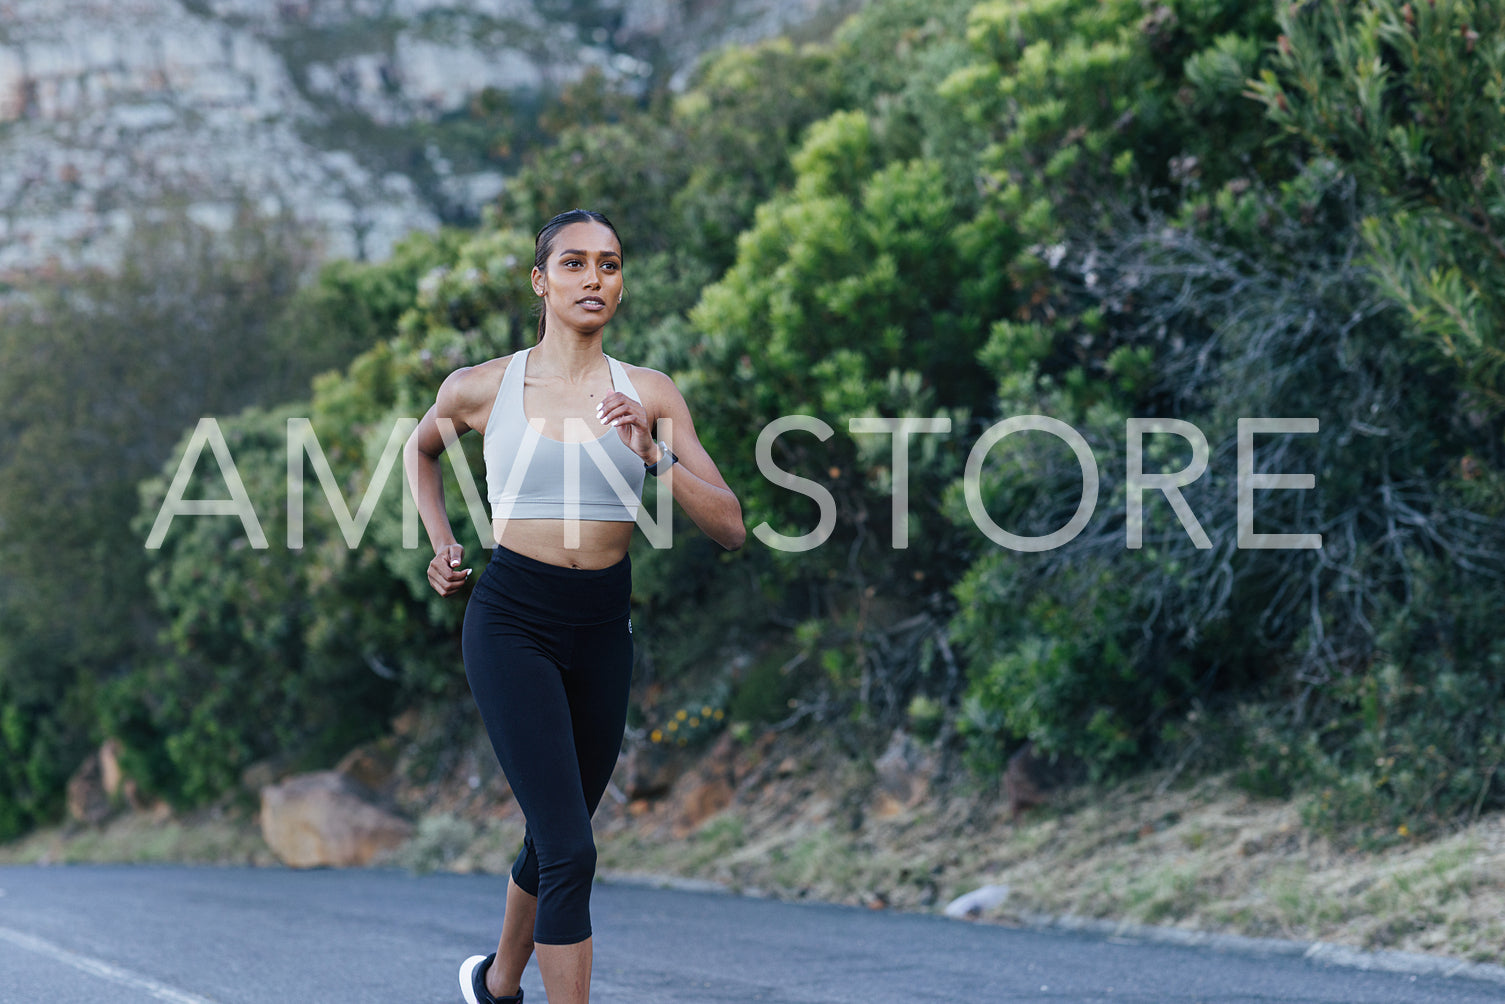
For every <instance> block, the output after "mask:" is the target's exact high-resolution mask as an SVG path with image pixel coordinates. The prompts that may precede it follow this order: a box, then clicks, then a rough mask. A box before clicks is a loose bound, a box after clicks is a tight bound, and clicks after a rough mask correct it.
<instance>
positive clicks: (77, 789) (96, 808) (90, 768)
mask: <svg viewBox="0 0 1505 1004" xmlns="http://www.w3.org/2000/svg"><path fill="white" fill-rule="evenodd" d="M67 796H68V818H70V819H72V820H73V821H74V822H76V823H88V824H89V825H91V826H98V825H99V824H100V823H103V822H104V821H105V820H106V819H108V818H110V813H111V811H112V810H113V808H114V806H113V803H112V802H111V799H110V796H109V795H108V794H107V793H106V792H105V786H104V772H103V769H102V768H101V766H100V762H99V754H98V753H97V752H96V753H90V754H89V756H88V758H87V759H85V760H84V762H83V763H82V764H80V765H79V768H78V770H76V771H74V772H73V776H72V777H70V778H69V779H68V790H67Z"/></svg>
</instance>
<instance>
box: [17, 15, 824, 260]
mask: <svg viewBox="0 0 1505 1004" xmlns="http://www.w3.org/2000/svg"><path fill="white" fill-rule="evenodd" d="M850 6H853V4H852V3H851V2H850V0H740V2H733V3H724V4H709V3H703V2H697V0H656V2H645V3H636V2H634V3H628V2H626V0H620V2H610V0H601V2H586V0H578V2H576V3H574V4H572V5H570V7H569V10H570V14H571V15H572V19H571V20H568V21H563V22H562V21H558V20H550V18H549V17H548V16H546V15H545V14H544V13H543V10H546V9H547V10H553V11H558V10H559V7H560V5H559V4H558V3H557V2H556V3H550V4H548V5H544V4H542V3H540V2H536V0H0V276H3V275H4V274H5V273H7V272H16V271H29V270H34V269H36V268H38V267H42V266H46V265H49V264H51V265H59V266H63V267H72V266H81V265H94V266H105V267H108V266H109V265H111V264H113V263H114V262H115V261H116V260H118V257H119V254H120V251H121V248H122V245H123V242H124V239H125V237H126V236H127V235H128V234H129V231H130V229H131V227H132V225H133V221H134V219H135V217H136V216H137V215H138V214H140V213H143V212H150V211H152V210H154V209H160V208H161V207H162V206H164V205H168V204H173V205H186V206H187V208H188V212H189V215H190V216H191V217H192V218H194V219H195V220H197V221H199V222H201V223H204V224H208V225H216V226H221V227H228V226H229V225H231V223H232V222H233V220H234V218H235V213H236V211H237V209H238V208H239V207H242V206H247V205H248V206H250V207H252V208H253V209H255V210H258V211H260V212H262V213H265V214H273V213H286V214H288V215H290V216H292V217H293V218H294V219H297V220H300V221H302V222H304V223H306V224H308V225H309V226H310V227H311V228H312V229H313V230H314V231H315V232H316V233H319V234H322V235H323V240H324V243H325V250H326V253H327V254H328V255H330V256H338V257H356V258H371V259H379V258H382V257H384V256H385V255H386V254H387V253H388V251H389V250H390V248H391V246H392V244H393V243H394V242H395V241H396V240H397V239H398V238H400V237H401V236H402V235H404V234H405V233H407V232H409V231H411V230H414V229H431V228H433V227H435V226H437V225H438V223H439V221H440V219H441V217H443V216H445V215H446V214H448V215H455V214H457V213H458V214H461V215H463V214H465V213H467V212H471V213H473V212H474V211H475V210H476V209H478V208H479V206H480V204H482V203H484V202H487V201H489V200H490V199H492V198H494V197H495V196H496V194H497V193H498V192H499V191H500V190H501V186H502V184H503V179H502V178H501V176H500V174H498V173H496V172H495V171H494V170H484V169H483V170H472V171H470V172H469V173H466V172H464V171H457V170H455V169H453V168H452V167H451V165H450V163H449V162H448V161H447V160H446V158H445V155H444V154H443V153H442V152H441V151H440V150H439V149H438V148H436V147H435V146H433V145H432V144H429V145H428V146H427V147H424V146H423V145H422V144H421V143H418V141H416V140H410V141H411V142H414V143H417V149H419V150H422V151H424V153H423V154H422V156H423V158H424V159H426V161H427V163H425V164H420V165H416V166H409V165H408V163H407V162H408V161H410V160H412V153H413V151H412V150H404V151H400V155H399V152H395V151H393V150H391V149H386V150H385V151H383V148H382V147H381V146H380V143H381V142H382V136H383V135H384V133H383V130H388V131H390V130H392V129H401V128H403V127H411V126H414V124H415V123H416V124H418V125H420V126H421V125H423V124H426V123H434V122H436V121H437V120H440V119H442V118H443V117H444V116H447V115H450V114H453V113H454V112H456V111H457V110H459V109H462V108H464V107H465V106H466V104H467V102H469V100H470V99H471V98H472V97H473V96H474V95H476V94H477V93H479V92H480V91H482V90H483V89H486V88H495V89H498V90H501V91H503V92H507V93H519V92H527V93H536V92H538V91H540V90H541V89H548V88H552V87H557V86H560V85H563V84H566V83H568V82H569V81H571V80H574V79H576V78H578V77H579V76H581V75H582V74H583V73H585V72H586V71H587V70H589V69H591V68H596V69H599V70H601V71H602V72H603V73H604V74H605V75H606V77H607V79H608V80H609V81H613V82H615V85H616V86H620V87H622V88H624V89H629V90H630V89H632V88H634V87H638V86H641V84H642V83H644V82H645V81H647V80H648V79H650V78H651V77H653V76H655V75H662V74H664V73H665V72H669V73H671V74H672V73H679V75H680V76H681V77H682V76H683V71H685V70H687V69H688V68H689V67H690V66H692V65H693V64H694V61H695V60H696V58H698V56H699V55H700V54H701V53H703V52H704V51H706V50H707V49H708V48H711V47H714V46H716V45H719V44H722V43H724V42H727V41H733V40H735V41H747V40H751V39H753V38H756V37H761V36H764V35H768V34H772V33H774V32H777V31H779V30H781V29H783V28H786V27H789V26H791V25H794V24H798V23H799V22H801V21H802V20H805V19H808V18H810V17H813V16H815V15H817V14H819V13H822V12H827V11H829V10H831V9H833V8H837V7H850ZM634 53H638V54H641V55H634ZM650 60H652V61H650ZM666 64H667V65H666ZM384 154H385V155H384ZM394 164H400V165H402V167H401V169H400V170H399V169H396V168H394V167H393V166H392V165H394Z"/></svg>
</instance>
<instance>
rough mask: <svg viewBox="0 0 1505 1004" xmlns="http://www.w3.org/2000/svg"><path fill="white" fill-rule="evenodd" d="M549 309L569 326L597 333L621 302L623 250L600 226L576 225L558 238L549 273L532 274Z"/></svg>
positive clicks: (559, 233) (547, 270) (548, 267)
mask: <svg viewBox="0 0 1505 1004" xmlns="http://www.w3.org/2000/svg"><path fill="white" fill-rule="evenodd" d="M533 289H534V291H535V292H537V293H538V294H539V295H540V296H542V297H543V299H544V310H545V312H546V313H548V314H550V315H552V316H553V317H554V318H555V319H557V320H559V321H561V322H563V323H564V324H566V325H567V326H569V327H572V328H577V329H582V330H587V331H594V330H598V329H600V328H601V327H602V326H603V325H604V324H606V322H607V321H609V320H611V318H612V315H613V314H615V313H616V312H617V304H618V303H620V302H621V299H622V248H621V245H619V244H618V243H617V238H616V235H615V234H613V233H612V232H611V230H610V229H608V228H607V227H604V226H602V225H601V224H599V223H571V224H570V225H569V226H567V227H565V228H564V229H562V230H560V231H559V232H558V233H557V234H555V235H554V246H553V247H552V248H550V250H549V259H548V262H547V267H546V270H545V271H540V270H539V269H537V268H535V269H534V270H533Z"/></svg>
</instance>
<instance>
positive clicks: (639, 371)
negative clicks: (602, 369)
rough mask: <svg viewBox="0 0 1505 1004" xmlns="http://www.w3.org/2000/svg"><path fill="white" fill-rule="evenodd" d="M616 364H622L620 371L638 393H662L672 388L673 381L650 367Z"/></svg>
mask: <svg viewBox="0 0 1505 1004" xmlns="http://www.w3.org/2000/svg"><path fill="white" fill-rule="evenodd" d="M617 362H619V363H621V364H622V369H623V371H624V372H626V374H627V379H629V380H631V381H632V385H633V386H634V387H636V388H637V389H638V392H639V393H642V392H643V391H644V390H648V391H650V392H658V393H662V392H664V391H666V390H669V389H672V388H673V387H674V380H673V379H672V378H671V377H670V376H669V374H667V373H665V372H663V371H662V370H656V369H653V368H652V367H651V366H634V365H633V364H632V363H628V362H622V360H620V359H618V360H617Z"/></svg>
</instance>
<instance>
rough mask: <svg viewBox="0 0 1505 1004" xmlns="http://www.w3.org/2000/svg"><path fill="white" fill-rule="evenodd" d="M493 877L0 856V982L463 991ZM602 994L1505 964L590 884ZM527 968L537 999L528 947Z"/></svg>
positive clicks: (129, 989)
mask: <svg viewBox="0 0 1505 1004" xmlns="http://www.w3.org/2000/svg"><path fill="white" fill-rule="evenodd" d="M504 889H505V878H504V877H496V876H455V875H429V876H423V877H414V876H410V875H407V874H404V873H399V872H383V871H313V872H294V871H284V870H278V869H220V868H181V867H117V866H72V867H50V868H0V1002H3V1004H20V1002H26V1004H33V1002H48V1004H50V1002H64V1001H66V1002H75V1001H78V1002H84V1001H87V1002H91V1004H92V1002H110V1004H146V1002H162V1001H167V1002H172V1004H203V1002H205V1001H218V1002H223V1004H232V1002H240V1001H245V1002H298V1004H305V1002H307V1004H318V1002H325V1001H327V1002H340V1004H347V1002H361V1004H377V1002H388V1001H390V1002H399V1001H400V1002H430V1001H432V1002H445V1004H455V1002H458V1001H460V999H461V998H460V995H459V989H458V984H457V982H456V979H455V972H456V970H457V969H458V967H459V963H460V961H461V960H462V959H463V958H464V957H465V956H467V955H469V954H471V953H473V952H486V951H490V950H491V948H490V946H492V945H494V944H495V940H494V939H495V931H496V929H497V925H498V923H499V922H500V917H501V909H502V902H503V892H504ZM592 907H593V909H592V912H593V918H594V923H595V927H596V945H595V953H596V969H595V981H594V992H593V994H592V1000H593V1001H597V1002H600V1004H649V1002H653V1004H723V1002H727V1004H731V1002H735V1004H749V1002H759V1001H761V1002H768V1004H815V1002H820V1004H909V1002H916V1001H927V1002H928V1001H937V1002H941V1001H944V1002H950V1001H958V1002H989V1004H991V1002H999V1004H1003V1002H1014V1001H1041V1002H1045V1001H1048V1002H1053V1004H1086V1002H1114V1004H1125V1002H1134V1004H1255V1002H1258V1004H1273V1002H1289V1004H1296V1002H1301V1004H1308V1002H1309V1004H1400V1002H1405V1004H1474V1002H1484V1001H1492V1002H1500V1001H1505V985H1502V984H1499V983H1490V982H1484V981H1479V980H1470V979H1461V978H1456V977H1454V978H1445V977H1442V976H1422V975H1403V974H1397V973H1383V972H1365V971H1361V970H1358V969H1354V968H1349V967H1340V966H1329V965H1323V964H1321V963H1319V962H1316V961H1312V960H1310V959H1305V958H1302V957H1300V956H1293V955H1279V954H1275V955H1261V954H1258V953H1254V952H1247V951H1240V952H1218V951H1213V950H1210V949H1207V948H1192V947H1185V946H1175V945H1164V944H1149V943H1133V942H1127V943H1126V942H1125V940H1124V939H1115V938H1107V937H1101V936H1092V935H1086V934H1076V933H1067V932H1058V931H1034V930H1016V929H1009V928H1002V927H996V926H987V925H973V924H967V923H963V922H959V921H949V920H945V919H942V918H937V917H924V916H906V915H901V914H890V913H875V912H870V911H866V910H858V909H848V908H843V907H833V906H825V905H815V904H801V903H780V902H773V901H769V900H758V899H747V898H741V897H735V896H727V895H715V894H706V893H693V892H681V891H672V890H666V889H652V888H644V887H639V886H630V885H616V884H610V883H606V884H600V885H598V886H597V887H596V890H595V892H594V894H593V898H592ZM523 986H524V987H525V988H526V990H527V993H528V1000H529V1002H530V1004H542V1002H543V1000H544V996H543V989H542V986H541V985H540V984H539V982H538V978H537V974H536V972H535V971H534V970H533V969H532V968H531V967H530V969H529V972H528V974H527V977H526V978H525V980H524V983H523Z"/></svg>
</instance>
